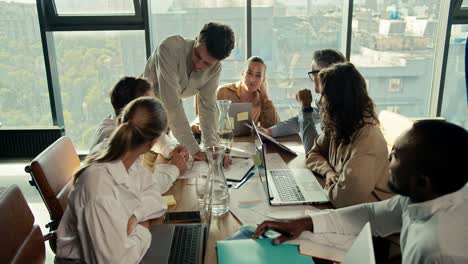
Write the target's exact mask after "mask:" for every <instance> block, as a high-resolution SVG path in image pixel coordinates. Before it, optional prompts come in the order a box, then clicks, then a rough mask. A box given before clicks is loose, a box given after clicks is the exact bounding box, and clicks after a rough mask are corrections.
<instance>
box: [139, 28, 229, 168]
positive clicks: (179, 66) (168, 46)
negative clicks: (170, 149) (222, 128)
mask: <svg viewBox="0 0 468 264" xmlns="http://www.w3.org/2000/svg"><path fill="white" fill-rule="evenodd" d="M233 47H234V32H233V31H232V29H231V28H230V27H229V26H227V25H222V24H218V23H208V24H206V25H205V26H204V27H203V29H202V30H201V31H200V33H199V34H198V36H197V37H196V38H195V40H190V39H185V38H183V37H181V36H171V37H168V38H166V39H165V40H163V41H162V42H161V44H160V45H159V47H158V48H157V49H156V50H155V51H154V53H153V55H151V57H150V58H149V60H148V62H147V63H146V67H145V71H144V73H143V77H145V78H147V79H148V80H149V81H150V82H151V83H152V85H153V88H154V91H155V94H156V97H158V98H159V99H160V100H161V101H162V103H163V104H164V106H165V107H166V109H167V112H168V120H169V128H170V129H171V131H172V133H173V134H174V136H175V137H176V138H177V140H178V141H179V142H180V143H182V144H184V145H186V146H187V147H188V149H189V152H190V154H191V155H193V156H194V157H195V159H204V155H203V153H202V152H201V151H200V147H199V146H198V144H197V142H196V140H195V138H194V136H193V134H192V131H191V128H190V124H189V122H188V120H187V117H186V115H185V110H184V107H183V104H182V98H186V97H191V96H195V95H197V94H198V101H199V111H200V113H199V115H200V126H201V129H202V130H203V142H204V144H205V146H210V145H216V144H218V142H219V137H218V135H217V111H218V110H217V108H216V88H217V87H218V83H219V75H220V73H221V63H220V61H221V60H223V59H225V58H226V57H228V56H229V55H230V53H231V50H232V49H233Z"/></svg>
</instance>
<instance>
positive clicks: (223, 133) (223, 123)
mask: <svg viewBox="0 0 468 264" xmlns="http://www.w3.org/2000/svg"><path fill="white" fill-rule="evenodd" d="M216 103H217V105H218V110H219V117H218V135H219V138H220V139H221V145H222V146H224V147H225V148H226V151H227V152H230V150H231V148H232V141H233V130H234V124H233V123H234V121H233V120H232V119H231V117H230V116H229V108H230V107H231V101H230V100H218V101H217V102H216Z"/></svg>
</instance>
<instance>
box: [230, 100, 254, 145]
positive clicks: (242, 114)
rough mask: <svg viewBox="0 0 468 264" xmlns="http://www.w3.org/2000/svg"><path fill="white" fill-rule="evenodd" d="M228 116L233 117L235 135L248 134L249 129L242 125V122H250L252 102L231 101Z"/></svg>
mask: <svg viewBox="0 0 468 264" xmlns="http://www.w3.org/2000/svg"><path fill="white" fill-rule="evenodd" d="M229 116H230V117H231V118H232V119H233V122H234V130H233V131H232V132H233V135H234V136H235V137H240V136H249V135H250V129H249V128H248V127H246V126H244V123H247V124H249V123H250V122H252V104H251V103H232V104H231V106H230V107H229Z"/></svg>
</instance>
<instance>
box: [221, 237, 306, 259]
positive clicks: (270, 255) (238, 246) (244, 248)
mask: <svg viewBox="0 0 468 264" xmlns="http://www.w3.org/2000/svg"><path fill="white" fill-rule="evenodd" d="M272 242H273V240H272V239H270V238H264V239H239V240H221V241H218V242H217V248H218V263H219V264H230V263H236V264H240V263H269V264H274V263H294V264H302V263H304V264H313V263H314V261H313V260H312V258H311V257H309V256H303V255H300V254H299V251H298V246H297V245H287V244H281V245H273V243H272Z"/></svg>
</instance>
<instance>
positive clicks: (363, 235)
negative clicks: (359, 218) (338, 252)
mask: <svg viewBox="0 0 468 264" xmlns="http://www.w3.org/2000/svg"><path fill="white" fill-rule="evenodd" d="M342 263H343V264H353V263H362V264H375V257H374V245H373V244H372V231H371V228H370V223H369V222H368V223H366V224H365V225H364V227H363V228H362V230H361V232H360V233H359V235H358V236H357V238H356V240H354V242H353V245H352V246H351V248H350V249H349V251H348V252H347V253H346V255H345V256H344V259H343V262H342Z"/></svg>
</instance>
